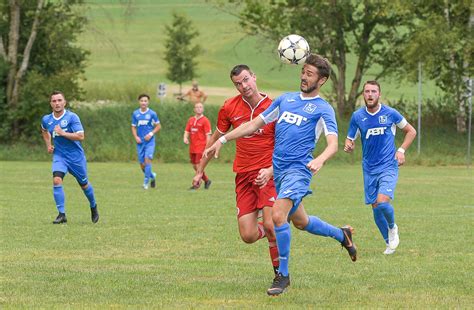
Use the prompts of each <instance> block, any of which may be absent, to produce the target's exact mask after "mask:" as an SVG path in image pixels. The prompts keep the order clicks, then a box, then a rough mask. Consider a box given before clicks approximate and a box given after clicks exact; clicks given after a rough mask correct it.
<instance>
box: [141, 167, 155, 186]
mask: <svg viewBox="0 0 474 310" xmlns="http://www.w3.org/2000/svg"><path fill="white" fill-rule="evenodd" d="M150 179H153V175H152V174H151V164H145V180H144V181H143V183H145V184H148V181H149V180H150Z"/></svg>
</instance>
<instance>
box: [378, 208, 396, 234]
mask: <svg viewBox="0 0 474 310" xmlns="http://www.w3.org/2000/svg"><path fill="white" fill-rule="evenodd" d="M377 208H380V210H382V212H383V216H384V217H385V219H386V220H387V223H388V228H390V229H392V228H393V226H394V225H395V212H394V210H393V207H392V205H391V204H390V203H389V202H382V203H379V204H378V206H377Z"/></svg>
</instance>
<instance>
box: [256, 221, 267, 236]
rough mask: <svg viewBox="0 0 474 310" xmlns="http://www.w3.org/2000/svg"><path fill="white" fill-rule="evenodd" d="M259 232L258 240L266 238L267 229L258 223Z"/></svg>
mask: <svg viewBox="0 0 474 310" xmlns="http://www.w3.org/2000/svg"><path fill="white" fill-rule="evenodd" d="M257 228H258V229H257V230H258V240H260V239H262V238H265V229H264V228H263V223H262V222H258V223H257Z"/></svg>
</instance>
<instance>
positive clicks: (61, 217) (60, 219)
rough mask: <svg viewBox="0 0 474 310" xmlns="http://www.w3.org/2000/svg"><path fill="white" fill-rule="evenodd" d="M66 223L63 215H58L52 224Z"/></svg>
mask: <svg viewBox="0 0 474 310" xmlns="http://www.w3.org/2000/svg"><path fill="white" fill-rule="evenodd" d="M62 223H67V218H66V214H65V213H59V214H58V216H57V217H56V219H55V220H54V221H53V224H62Z"/></svg>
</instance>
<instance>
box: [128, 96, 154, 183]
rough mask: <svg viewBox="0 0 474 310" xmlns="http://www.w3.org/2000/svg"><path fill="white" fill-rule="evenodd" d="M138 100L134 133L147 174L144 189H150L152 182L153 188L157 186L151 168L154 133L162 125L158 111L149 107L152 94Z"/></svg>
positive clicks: (134, 117) (143, 169)
mask: <svg viewBox="0 0 474 310" xmlns="http://www.w3.org/2000/svg"><path fill="white" fill-rule="evenodd" d="M138 102H139V104H140V108H139V109H136V110H135V111H133V113H132V134H133V137H134V138H135V141H136V142H137V153H138V161H139V162H140V167H141V168H142V171H143V173H144V174H145V178H144V180H143V189H148V183H150V182H151V184H150V185H151V187H152V188H153V187H155V186H156V183H155V182H156V173H154V172H153V171H152V169H151V161H152V159H153V155H154V154H155V137H154V135H155V134H156V133H157V132H158V131H159V130H160V129H161V125H160V120H159V119H158V115H157V114H156V112H155V111H153V110H151V109H150V108H148V105H149V103H150V96H148V95H147V94H141V95H140V96H138Z"/></svg>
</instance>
